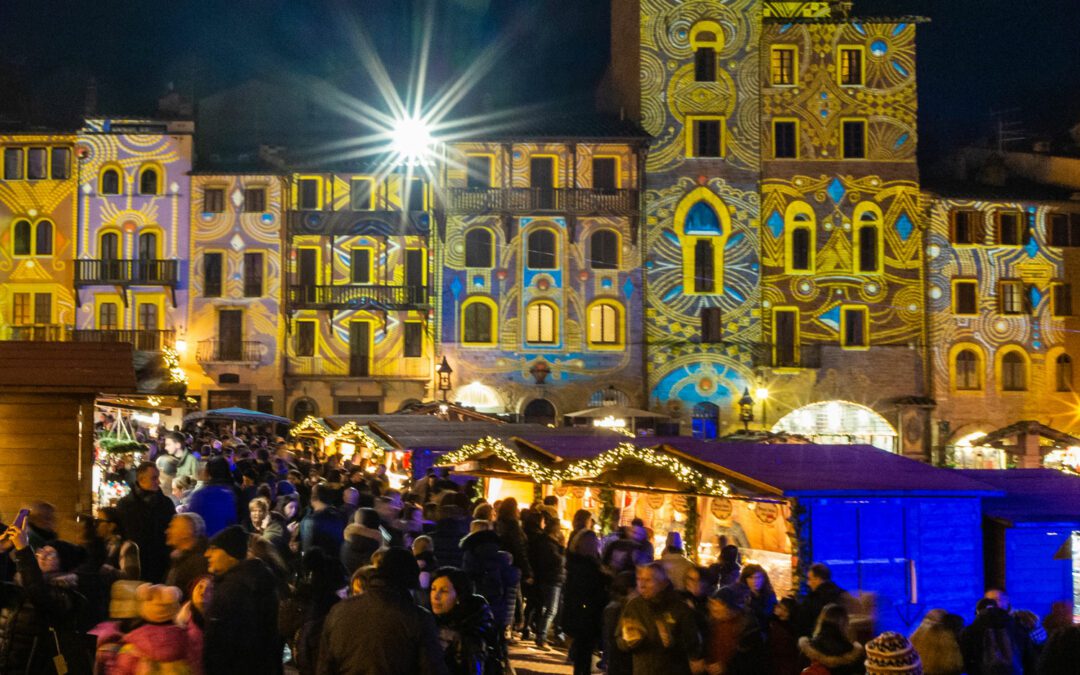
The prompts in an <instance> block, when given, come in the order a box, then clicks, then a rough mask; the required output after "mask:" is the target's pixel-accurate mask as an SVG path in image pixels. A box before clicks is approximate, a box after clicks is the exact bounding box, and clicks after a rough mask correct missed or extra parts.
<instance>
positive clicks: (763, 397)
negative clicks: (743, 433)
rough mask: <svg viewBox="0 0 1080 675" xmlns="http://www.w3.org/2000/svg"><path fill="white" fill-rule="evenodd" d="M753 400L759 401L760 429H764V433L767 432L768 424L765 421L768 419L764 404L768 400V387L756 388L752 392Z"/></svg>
mask: <svg viewBox="0 0 1080 675" xmlns="http://www.w3.org/2000/svg"><path fill="white" fill-rule="evenodd" d="M754 398H756V399H757V400H759V401H761V428H762V429H764V430H765V431H768V430H769V429H768V426H769V425H768V422H766V419H768V417H767V415H766V414H765V402H766V401H768V400H769V389H768V387H758V388H757V389H756V390H755V391H754Z"/></svg>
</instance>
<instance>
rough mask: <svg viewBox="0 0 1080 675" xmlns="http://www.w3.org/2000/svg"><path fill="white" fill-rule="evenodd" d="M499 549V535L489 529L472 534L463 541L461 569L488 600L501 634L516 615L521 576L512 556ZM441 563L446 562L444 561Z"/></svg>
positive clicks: (476, 590)
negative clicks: (515, 605)
mask: <svg viewBox="0 0 1080 675" xmlns="http://www.w3.org/2000/svg"><path fill="white" fill-rule="evenodd" d="M500 546H501V543H500V540H499V536H498V535H497V534H495V532H494V531H492V530H488V529H480V530H477V531H476V532H472V533H470V534H469V535H468V536H466V537H465V538H464V539H462V540H461V560H462V566H461V569H463V570H464V571H465V573H466V574H468V575H469V578H470V579H472V582H473V589H474V592H475V593H477V594H479V595H481V596H483V597H484V599H485V600H487V602H488V606H489V607H490V608H491V614H492V617H493V618H494V620H495V626H496V629H497V630H498V631H499V632H500V634H501V631H502V630H503V629H504V628H506V626H508V625H509V624H510V619H511V617H512V616H513V614H514V600H515V598H516V589H517V585H518V582H519V581H520V576H519V572H518V570H517V568H516V567H514V566H513V565H512V564H511V562H510V554H509V553H507V552H506V551H503V550H502V549H501V548H500ZM438 560H439V563H440V564H442V563H443V560H442V559H441V558H438ZM444 567H447V565H444Z"/></svg>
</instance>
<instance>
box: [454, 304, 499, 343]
mask: <svg viewBox="0 0 1080 675" xmlns="http://www.w3.org/2000/svg"><path fill="white" fill-rule="evenodd" d="M495 313H496V312H495V303H493V302H491V300H489V299H487V298H473V299H471V300H467V301H466V302H465V305H464V306H463V307H462V309H461V341H462V343H464V344H484V345H490V344H494V343H495Z"/></svg>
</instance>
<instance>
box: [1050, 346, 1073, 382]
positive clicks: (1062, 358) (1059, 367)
mask: <svg viewBox="0 0 1080 675" xmlns="http://www.w3.org/2000/svg"><path fill="white" fill-rule="evenodd" d="M1054 383H1055V384H1056V385H1057V387H1056V388H1057V390H1058V391H1072V389H1073V367H1072V357H1070V356H1069V355H1068V354H1059V355H1058V357H1057V359H1055V360H1054Z"/></svg>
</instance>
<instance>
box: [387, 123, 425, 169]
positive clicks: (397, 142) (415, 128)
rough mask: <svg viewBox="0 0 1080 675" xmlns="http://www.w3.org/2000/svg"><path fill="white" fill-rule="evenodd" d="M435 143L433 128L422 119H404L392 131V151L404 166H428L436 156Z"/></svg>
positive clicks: (395, 124)
mask: <svg viewBox="0 0 1080 675" xmlns="http://www.w3.org/2000/svg"><path fill="white" fill-rule="evenodd" d="M435 143H436V141H435V137H434V136H433V135H432V128H431V126H430V125H429V124H428V123H427V122H426V121H425V120H424V118H422V117H412V116H407V117H402V118H400V119H397V120H394V124H393V127H392V128H391V129H390V149H391V150H392V151H393V152H394V153H396V154H397V159H398V162H399V163H402V164H407V165H409V166H419V165H423V164H426V163H427V162H428V161H429V160H430V159H431V157H432V156H433V155H434V151H435Z"/></svg>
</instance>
